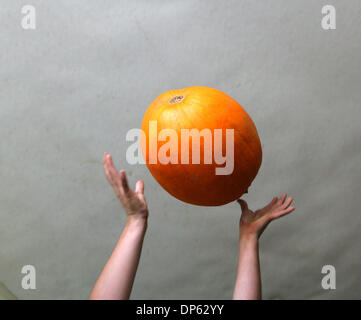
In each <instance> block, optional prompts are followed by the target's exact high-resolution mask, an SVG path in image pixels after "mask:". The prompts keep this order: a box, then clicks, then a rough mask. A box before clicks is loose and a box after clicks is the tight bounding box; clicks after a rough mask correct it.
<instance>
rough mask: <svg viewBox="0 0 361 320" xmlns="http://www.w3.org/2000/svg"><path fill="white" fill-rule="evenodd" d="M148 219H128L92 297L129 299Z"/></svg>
mask: <svg viewBox="0 0 361 320" xmlns="http://www.w3.org/2000/svg"><path fill="white" fill-rule="evenodd" d="M146 229H147V219H130V220H129V219H128V220H127V223H126V225H125V228H124V230H123V232H122V234H121V236H120V238H119V241H118V243H117V245H116V247H115V249H114V251H113V253H112V255H111V256H110V258H109V260H108V262H107V263H106V265H105V267H104V269H103V271H102V273H101V274H100V276H99V279H98V280H97V282H96V284H95V286H94V289H93V291H92V293H91V296H90V299H104V300H105V299H106V300H116V299H117V300H119V299H120V300H124V299H129V297H130V293H131V290H132V286H133V282H134V278H135V274H136V271H137V268H138V263H139V259H140V254H141V250H142V245H143V239H144V235H145V232H146Z"/></svg>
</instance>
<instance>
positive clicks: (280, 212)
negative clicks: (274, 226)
mask: <svg viewBox="0 0 361 320" xmlns="http://www.w3.org/2000/svg"><path fill="white" fill-rule="evenodd" d="M293 210H295V207H294V206H291V207H288V208H287V209H284V210H281V211H277V212H276V213H274V214H273V215H272V219H278V218H280V217H283V216H285V215H287V214H289V213H291V212H292V211H293Z"/></svg>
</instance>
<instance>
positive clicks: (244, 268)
mask: <svg viewBox="0 0 361 320" xmlns="http://www.w3.org/2000/svg"><path fill="white" fill-rule="evenodd" d="M292 201H293V199H292V198H291V197H288V198H287V195H286V194H283V195H282V196H281V197H280V198H277V197H275V198H273V199H272V201H271V202H270V203H269V204H268V205H267V206H265V207H264V208H262V209H260V210H257V211H255V212H253V211H251V210H250V209H249V208H248V205H247V202H246V201H244V200H238V203H239V204H240V206H241V208H242V216H241V219H240V225H239V228H240V235H239V256H238V271H237V279H236V285H235V288H234V292H233V299H234V300H259V299H262V290H261V271H260V264H259V252H258V239H259V237H260V236H261V234H262V232H263V231H264V229H265V228H266V227H267V225H268V224H269V223H270V222H271V221H272V220H275V219H278V218H280V217H282V216H284V215H287V214H289V213H290V212H292V211H293V210H294V209H295V207H294V206H291V203H292Z"/></svg>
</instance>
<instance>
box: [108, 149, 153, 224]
mask: <svg viewBox="0 0 361 320" xmlns="http://www.w3.org/2000/svg"><path fill="white" fill-rule="evenodd" d="M103 166H104V172H105V175H106V177H107V179H108V181H109V183H110V185H111V186H112V187H113V189H114V192H115V194H116V195H117V197H118V198H119V200H120V202H121V203H122V205H123V207H124V209H125V212H126V214H127V220H138V219H141V220H147V218H148V206H147V202H146V200H145V198H144V183H143V181H138V182H137V183H136V185H135V190H134V191H133V190H132V189H130V188H129V186H128V181H127V177H126V175H125V171H124V170H120V171H119V172H118V171H117V170H116V169H115V167H114V165H113V161H112V157H111V155H110V154H109V153H107V152H105V153H104V157H103Z"/></svg>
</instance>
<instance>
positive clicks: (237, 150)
mask: <svg viewBox="0 0 361 320" xmlns="http://www.w3.org/2000/svg"><path fill="white" fill-rule="evenodd" d="M155 121H156V125H154V124H155ZM163 129H166V130H163ZM169 129H171V131H172V132H173V134H174V133H176V134H177V137H176V138H175V137H174V136H172V135H167V132H168V133H169V132H170V131H169ZM182 129H183V131H182ZM184 129H189V130H191V129H197V130H198V132H200V133H202V132H203V133H208V134H209V130H210V132H211V140H212V141H211V143H209V141H208V140H206V138H209V135H208V136H207V135H206V134H204V135H202V134H201V135H200V136H199V137H200V138H199V142H198V144H197V143H196V140H197V138H196V137H195V138H194V139H193V136H192V137H191V139H189V141H188V145H187V144H183V143H184V141H182V137H183V136H182V132H185V131H184ZM203 129H206V130H207V132H206V131H202V130H203ZM215 129H218V133H219V130H220V129H221V135H220V137H221V138H220V139H221V143H222V144H219V143H218V144H217V145H216V134H215V132H216V130H215ZM226 129H233V152H234V154H233V161H234V163H233V170H232V172H230V173H229V174H221V175H220V174H216V169H217V168H221V167H222V165H220V164H219V163H220V162H219V158H218V163H216V158H215V154H216V152H218V154H221V155H223V156H224V155H225V154H226V153H227V141H226V140H227V135H226ZM152 130H153V131H152ZM142 131H143V132H144V133H145V135H144V136H143V139H142V142H141V146H142V153H143V158H144V159H145V162H146V164H147V167H148V168H149V170H150V172H151V174H152V175H153V177H154V178H155V179H156V180H157V181H158V183H159V184H160V185H161V186H162V187H163V188H164V189H165V190H166V191H168V192H169V193H170V194H171V195H173V196H174V197H176V198H177V199H179V200H182V201H184V202H187V203H190V204H195V205H202V206H219V205H223V204H226V203H229V202H231V201H234V200H236V199H238V198H239V197H241V196H242V194H243V193H245V192H246V191H247V189H248V187H249V186H250V184H251V182H252V181H253V179H254V178H255V177H256V175H257V172H258V170H259V168H260V166H261V162H262V148H261V142H260V139H259V137H258V133H257V129H256V127H255V125H254V123H253V121H252V119H251V118H250V116H249V115H248V114H247V112H246V111H245V110H244V109H243V108H242V107H241V106H240V105H239V104H238V103H237V101H235V100H234V99H233V98H231V97H230V96H228V95H227V94H225V93H223V92H222V91H219V90H216V89H213V88H207V87H189V88H186V89H180V90H171V91H168V92H165V93H163V94H161V95H160V96H159V97H158V98H157V99H155V100H154V101H153V103H152V104H151V105H150V106H149V108H148V109H147V111H146V113H145V115H144V118H143V123H142ZM162 131H163V133H162ZM229 131H230V132H231V131H232V130H229ZM144 138H145V139H144ZM219 141H220V140H218V142H219ZM193 142H194V143H195V145H193ZM196 147H199V149H200V151H199V158H200V163H194V161H192V156H193V149H194V150H195V148H196ZM185 148H186V149H185ZM187 148H188V149H187ZM175 149H177V150H178V153H176V152H175V151H174V150H175ZM210 149H211V150H210ZM165 150H167V151H166V152H165ZM187 151H189V152H188V153H189V157H188V159H189V163H187V162H186V161H183V160H185V158H187V157H186V156H184V154H185V152H187ZM155 152H156V154H155V155H154V153H155ZM195 152H196V151H195ZM210 152H211V160H212V161H211V163H209V161H206V156H209V155H210ZM230 153H231V152H230ZM182 154H183V156H184V158H182ZM195 154H197V152H196V153H195ZM160 155H162V157H163V158H164V157H169V159H173V160H170V162H168V163H166V161H164V160H161V159H160V158H159V157H158V156H160ZM195 158H197V157H195ZM208 160H209V158H208ZM226 165H227V164H226V163H225V162H224V165H223V167H224V166H226Z"/></svg>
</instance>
